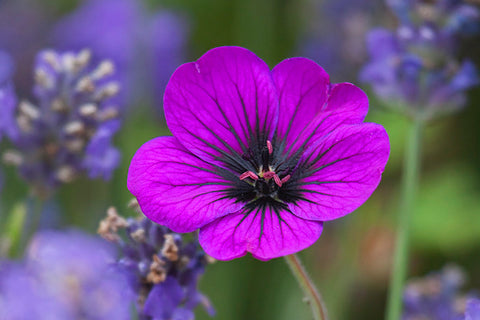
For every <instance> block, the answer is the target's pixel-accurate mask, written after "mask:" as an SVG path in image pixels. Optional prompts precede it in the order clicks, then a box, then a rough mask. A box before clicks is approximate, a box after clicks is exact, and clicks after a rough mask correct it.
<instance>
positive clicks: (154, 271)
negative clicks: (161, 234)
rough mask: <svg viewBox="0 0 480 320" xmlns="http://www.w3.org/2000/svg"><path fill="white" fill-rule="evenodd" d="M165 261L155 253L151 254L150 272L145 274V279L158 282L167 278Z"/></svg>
mask: <svg viewBox="0 0 480 320" xmlns="http://www.w3.org/2000/svg"><path fill="white" fill-rule="evenodd" d="M164 266H165V262H164V261H163V260H162V259H160V258H159V257H158V256H157V255H153V261H152V263H151V264H150V272H149V273H148V275H147V281H148V282H150V283H153V284H159V283H160V282H163V281H165V279H166V278H167V272H166V270H165V268H164Z"/></svg>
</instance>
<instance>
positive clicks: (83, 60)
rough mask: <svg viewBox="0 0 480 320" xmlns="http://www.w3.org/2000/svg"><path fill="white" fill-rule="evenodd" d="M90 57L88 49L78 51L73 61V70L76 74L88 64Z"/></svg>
mask: <svg viewBox="0 0 480 320" xmlns="http://www.w3.org/2000/svg"><path fill="white" fill-rule="evenodd" d="M91 57H92V53H91V52H90V50H88V49H83V50H82V51H80V52H79V53H78V54H77V56H76V58H75V61H74V68H75V72H78V71H80V70H82V69H84V68H85V67H86V66H87V65H88V63H89V62H90V58H91Z"/></svg>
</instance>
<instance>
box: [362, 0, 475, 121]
mask: <svg viewBox="0 0 480 320" xmlns="http://www.w3.org/2000/svg"><path fill="white" fill-rule="evenodd" d="M458 2H459V3H460V2H461V1H458ZM413 3H415V5H414V4H413ZM446 3H447V1H433V2H431V3H430V2H429V3H426V2H423V1H411V2H401V1H398V2H396V1H395V2H394V1H392V5H391V6H392V7H393V8H394V9H396V12H397V14H398V15H399V16H400V21H401V22H403V24H402V25H400V26H399V27H398V29H397V31H396V32H392V31H390V30H387V29H374V30H372V31H371V32H370V34H369V35H368V39H367V44H368V47H369V50H370V57H371V61H370V62H369V63H368V64H367V65H366V66H365V67H364V69H363V70H362V72H361V74H360V78H361V80H362V81H364V82H367V83H369V84H370V85H371V86H372V88H373V90H374V91H375V93H376V94H377V95H378V96H379V97H380V98H382V99H383V100H385V101H387V102H388V105H389V106H390V107H395V108H397V109H400V110H402V111H406V112H408V113H409V114H410V115H412V116H415V117H421V118H425V119H430V118H432V117H434V116H435V115H438V114H442V113H446V112H452V111H455V110H458V109H460V108H461V107H462V106H464V104H465V102H466V96H465V91H466V90H468V89H469V88H471V87H473V86H476V85H478V84H479V83H480V78H479V76H478V72H477V70H476V68H475V66H474V64H473V63H472V62H471V61H469V60H464V61H462V62H458V61H457V59H456V51H455V48H456V47H457V44H458V43H457V42H458V37H459V33H460V31H461V30H460V29H458V28H457V29H455V28H452V27H451V23H449V22H448V21H450V19H453V17H454V16H456V12H457V11H456V10H454V8H452V6H453V5H451V6H447V5H446ZM458 5H460V4H458ZM412 6H413V7H414V8H417V7H419V6H420V7H419V8H418V10H419V12H420V13H422V15H420V16H418V17H417V18H416V19H414V18H412V17H411V16H410V15H407V14H406V13H411V10H413V8H412ZM437 7H442V14H443V15H445V14H446V13H448V14H449V15H448V16H447V17H444V18H442V19H440V18H439V16H440V13H438V14H437V13H436V12H437V11H438V10H439V8H437ZM437 9H438V10H437ZM447 9H448V10H447ZM472 10H474V9H473V7H472ZM477 11H478V9H477ZM478 12H479V13H480V11H478ZM427 13H428V14H427ZM422 17H423V18H422ZM455 19H456V18H455ZM476 23H480V14H479V15H478V19H477V21H476Z"/></svg>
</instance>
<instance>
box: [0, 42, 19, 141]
mask: <svg viewBox="0 0 480 320" xmlns="http://www.w3.org/2000/svg"><path fill="white" fill-rule="evenodd" d="M13 69H14V67H13V62H12V60H11V58H10V56H9V55H8V54H6V53H5V52H3V51H0V110H1V114H2V116H1V117H0V141H2V137H3V136H4V135H6V136H8V137H10V139H14V138H15V137H16V135H17V134H18V129H17V126H16V123H15V121H14V112H15V108H16V106H17V99H16V96H15V92H14V90H13V86H12V83H11V82H12V79H11V77H12V75H13Z"/></svg>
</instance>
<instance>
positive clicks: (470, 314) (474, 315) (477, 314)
mask: <svg viewBox="0 0 480 320" xmlns="http://www.w3.org/2000/svg"><path fill="white" fill-rule="evenodd" d="M478 319H480V300H479V299H470V300H468V301H467V308H466V311H465V320H478Z"/></svg>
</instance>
